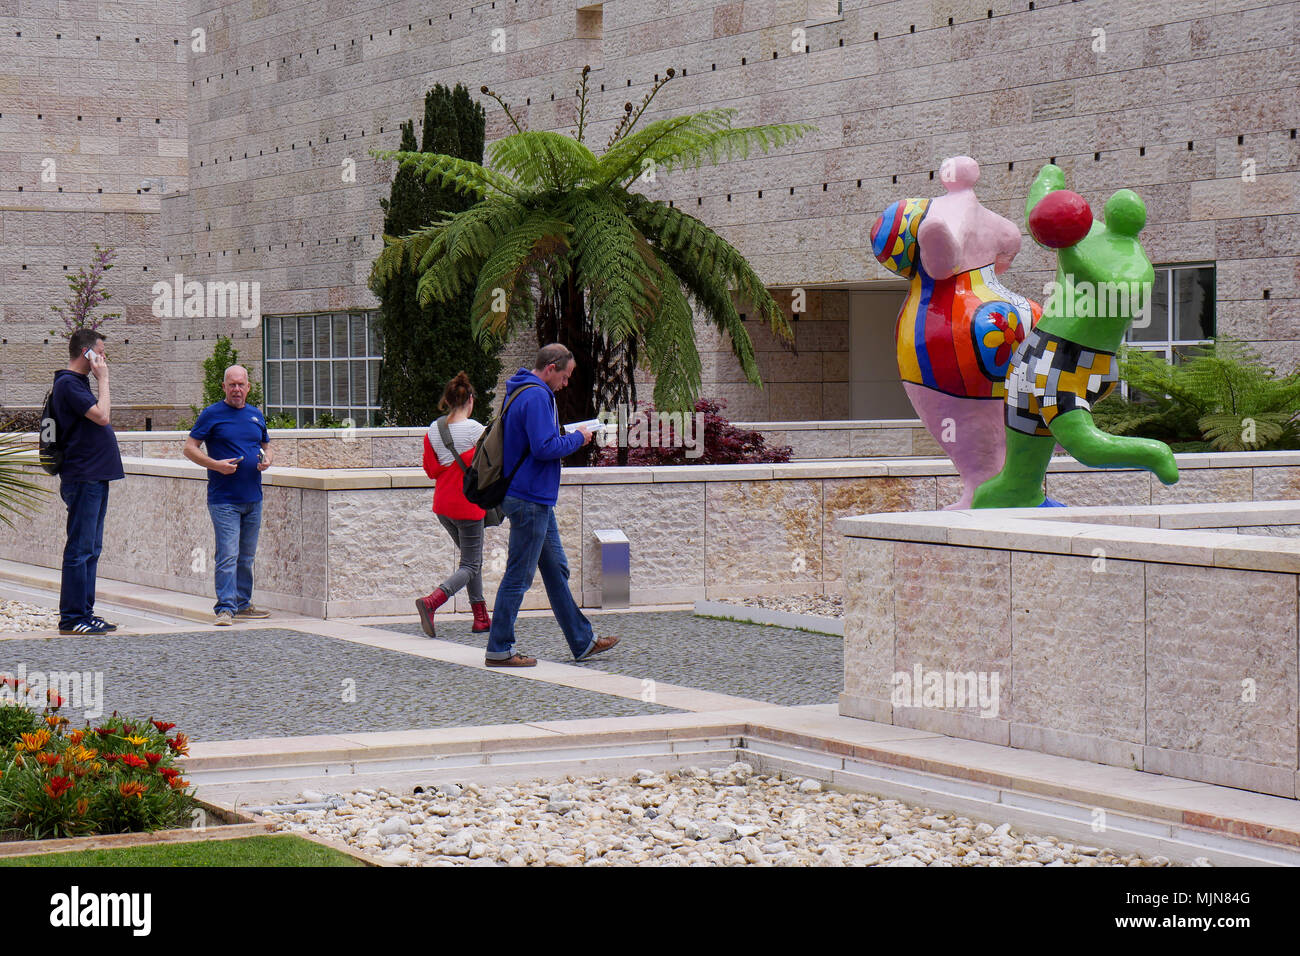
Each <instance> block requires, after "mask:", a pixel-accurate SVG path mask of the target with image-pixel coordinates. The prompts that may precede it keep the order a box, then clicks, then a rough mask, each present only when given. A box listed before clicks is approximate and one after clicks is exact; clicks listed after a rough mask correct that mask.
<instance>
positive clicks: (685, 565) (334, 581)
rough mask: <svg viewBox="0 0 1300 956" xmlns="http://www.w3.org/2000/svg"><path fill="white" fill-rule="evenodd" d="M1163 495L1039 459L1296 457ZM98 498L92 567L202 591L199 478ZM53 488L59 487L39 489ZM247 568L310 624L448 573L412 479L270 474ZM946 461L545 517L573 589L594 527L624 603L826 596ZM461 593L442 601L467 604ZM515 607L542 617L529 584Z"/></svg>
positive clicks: (613, 486) (662, 472)
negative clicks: (1177, 476)
mask: <svg viewBox="0 0 1300 956" xmlns="http://www.w3.org/2000/svg"><path fill="white" fill-rule="evenodd" d="M1179 463H1180V467H1182V468H1183V478H1182V481H1180V482H1179V484H1178V485H1176V486H1174V487H1172V488H1166V487H1164V486H1163V485H1160V484H1159V482H1156V481H1154V479H1152V478H1151V477H1150V476H1149V475H1147V474H1146V473H1145V472H1128V471H1121V472H1102V471H1096V470H1092V469H1086V468H1083V467H1082V466H1080V465H1078V464H1075V463H1074V462H1072V461H1067V460H1064V459H1061V460H1058V461H1056V462H1054V463H1053V464H1052V466H1051V471H1050V472H1049V475H1048V491H1049V493H1050V494H1051V495H1053V496H1054V497H1057V498H1060V499H1063V500H1066V501H1070V502H1073V503H1079V504H1093V505H1105V504H1112V505H1137V504H1141V505H1147V504H1153V503H1165V502H1179V501H1184V502H1186V501H1191V502H1196V501H1231V500H1245V501H1250V500H1255V499H1257V500H1261V501H1266V500H1279V499H1286V498H1300V454H1297V453H1290V452H1287V453H1283V452H1259V453H1251V454H1240V455H1184V456H1179ZM126 467H127V471H128V476H127V478H126V479H125V480H124V481H121V482H115V483H114V484H113V485H112V492H111V495H110V500H109V509H108V519H107V527H106V531H105V542H104V553H103V556H102V558H101V560H100V565H99V573H100V575H101V576H103V577H105V578H114V579H118V580H123V581H130V582H134V583H139V584H145V585H150V586H154V587H162V588H168V589H171V590H178V591H185V592H189V593H194V594H207V595H211V594H212V593H213V590H212V546H213V536H212V524H211V520H210V519H209V517H208V513H207V507H206V490H207V479H206V472H205V471H204V470H202V469H200V468H198V467H197V466H195V465H193V464H191V463H190V462H188V461H177V462H170V461H160V460H156V459H128V460H127V463H126ZM41 481H42V482H43V483H44V485H45V486H46V487H48V488H50V489H51V490H54V489H56V487H57V480H56V479H49V478H42V479H41ZM264 481H265V485H264V494H265V504H264V509H263V520H262V534H261V539H260V543H259V548H258V560H257V601H258V603H265V604H267V605H268V606H270V607H274V608H280V609H283V610H291V611H296V612H300V613H304V614H311V615H318V616H331V617H340V616H353V615H361V614H405V613H407V612H408V611H410V610H411V609H412V608H411V602H412V600H413V599H414V597H416V596H418V595H420V594H424V593H428V592H429V591H430V590H432V589H433V588H434V587H435V586H437V585H438V584H439V583H440V582H441V581H442V580H443V579H444V578H445V577H446V576H447V575H449V574H450V573H451V572H452V571H453V570H454V567H455V560H456V559H455V554H454V551H453V548H452V545H451V542H450V540H449V539H448V537H447V535H446V533H445V532H444V531H443V530H442V528H441V526H439V525H438V524H437V523H436V521H435V519H434V517H433V515H432V513H431V504H432V487H431V485H432V483H431V482H430V481H429V480H428V478H426V477H425V475H424V473H423V471H421V470H420V469H418V468H400V469H352V470H339V469H332V470H311V469H297V468H281V467H276V468H272V469H271V470H269V471H268V472H266V473H265V476H264ZM959 489H960V482H959V480H958V478H957V476H956V474H955V472H954V470H953V468H952V466H951V464H950V463H949V462H948V461H947V460H946V459H945V460H940V459H909V460H897V459H878V460H867V461H854V462H807V463H791V464H785V465H723V466H684V467H675V468H673V467H670V468H659V469H649V468H588V469H583V468H573V469H566V470H565V472H564V475H563V483H562V485H561V489H560V499H559V503H558V506H557V509H556V516H557V520H558V523H559V527H560V535H561V538H562V539H563V541H564V546H565V550H566V551H567V553H568V557H569V564H570V571H571V580H572V582H573V587H574V591H575V593H581V596H582V601H583V603H584V604H585V605H587V606H596V605H597V604H598V602H599V599H600V570H599V557H598V550H597V546H596V544H595V541H594V537H593V533H594V532H595V531H596V530H603V529H607V528H618V529H621V530H622V531H624V532H625V533H626V534H627V536H628V538H629V539H630V541H631V555H632V579H631V600H632V603H633V605H634V606H635V605H641V606H644V605H649V604H661V603H689V602H692V601H696V600H701V599H718V598H724V599H725V598H729V597H735V596H739V595H748V594H758V593H765V592H772V591H784V592H818V591H820V592H826V591H838V590H840V589H841V588H842V575H841V554H842V552H843V542H844V539H843V538H842V537H841V535H840V534H839V533H837V532H836V531H835V528H834V522H835V521H836V520H837V519H838V518H842V517H846V516H850V515H861V514H871V513H877V512H900V511H903V512H906V511H932V510H934V509H936V508H938V507H941V506H942V505H944V504H947V503H949V502H952V501H955V500H956V499H957V497H958V493H959ZM65 517H66V513H65V510H64V508H63V505H62V502H60V501H59V499H58V498H57V497H52V498H51V499H50V500H49V502H48V503H47V505H46V507H45V508H44V510H43V511H42V512H41V513H40V514H39V515H37V516H36V517H35V518H34V519H32V520H31V521H19V522H18V523H17V527H16V528H14V529H10V528H8V527H7V526H4V525H3V524H0V557H2V558H7V559H10V560H15V561H23V562H27V563H31V564H37V565H41V566H44V567H49V568H57V567H59V566H60V564H61V560H62V549H63V543H64V522H65ZM507 533H508V532H507V529H506V528H492V529H489V530H488V532H487V539H486V550H485V561H484V579H485V583H486V588H487V593H488V595H489V600H491V596H492V595H493V594H494V593H495V589H496V584H497V582H498V581H499V580H500V578H501V573H502V571H503V570H504V568H505V555H506V541H507ZM464 602H465V596H464V594H463V593H462V594H461V595H458V604H457V607H458V608H459V609H461V610H467V609H468V606H467V605H466V604H465V603H464ZM525 606H526V607H545V606H547V605H546V598H545V594H544V592H543V589H542V587H541V581H540V578H539V579H538V580H537V581H535V582H534V586H533V589H532V591H531V592H530V594H529V595H528V598H527V601H526V604H525Z"/></svg>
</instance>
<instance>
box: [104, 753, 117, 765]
mask: <svg viewBox="0 0 1300 956" xmlns="http://www.w3.org/2000/svg"><path fill="white" fill-rule="evenodd" d="M100 756H101V757H103V758H104V759H105V760H107V761H108V762H109V763H116V762H117V761H118V755H117V754H100Z"/></svg>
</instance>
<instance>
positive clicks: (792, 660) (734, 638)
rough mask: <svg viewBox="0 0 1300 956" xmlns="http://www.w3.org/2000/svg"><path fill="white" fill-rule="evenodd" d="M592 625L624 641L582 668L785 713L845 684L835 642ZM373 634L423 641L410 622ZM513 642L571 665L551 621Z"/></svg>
mask: <svg viewBox="0 0 1300 956" xmlns="http://www.w3.org/2000/svg"><path fill="white" fill-rule="evenodd" d="M412 617H414V614H412ZM591 622H592V626H593V627H594V628H595V630H596V634H597V635H601V636H603V635H606V634H614V635H617V636H618V637H620V638H622V641H621V643H620V644H619V645H618V647H616V648H614V649H613V650H612V651H607V652H606V653H605V654H602V655H601V656H600V657H598V658H596V659H594V660H592V661H589V662H587V663H585V664H583V665H582V666H583V667H591V668H594V669H597V670H602V671H607V672H610V673H615V674H623V675H625V676H628V677H636V678H640V679H642V680H645V679H647V678H648V679H650V680H654V681H658V682H660V683H668V684H678V685H681V686H684V687H694V688H697V689H699V690H707V691H713V692H715V693H719V694H733V695H735V696H737V697H748V698H751V699H753V700H764V701H769V702H771V703H774V704H782V705H786V706H799V705H803V704H829V703H834V702H835V701H836V700H837V699H838V697H839V692H840V686H841V685H842V683H843V681H844V654H843V645H844V639H843V638H840V637H834V636H831V635H826V634H809V633H807V632H805V631H792V630H787V629H786V628H781V627H764V626H761V625H756V624H740V623H736V622H734V621H717V620H712V619H709V618H702V617H696V616H695V615H694V614H692V613H691V612H689V611H667V612H664V611H629V612H627V613H621V614H601V615H593V616H592V617H591ZM374 626H376V627H380V628H382V629H383V630H387V631H399V632H401V633H404V634H421V633H422V632H421V630H420V625H419V623H418V622H416V621H411V622H410V623H407V624H383V625H374ZM437 628H438V637H439V639H440V640H447V641H456V642H458V643H461V644H473V645H477V646H479V647H486V646H487V635H486V634H475V633H473V632H472V631H471V630H470V622H469V621H438V622H437ZM515 639H516V644H515V647H516V649H517V650H519V651H520V652H522V653H524V654H529V655H531V656H533V657H537V658H540V659H542V660H548V661H559V662H562V663H572V662H573V655H571V654H570V653H569V646H568V645H567V644H566V643H565V642H564V636H563V635H562V634H561V633H560V628H559V625H557V624H556V623H555V619H554V618H552V617H550V616H549V615H548V616H546V617H521V618H519V619H518V620H517V621H516V622H515Z"/></svg>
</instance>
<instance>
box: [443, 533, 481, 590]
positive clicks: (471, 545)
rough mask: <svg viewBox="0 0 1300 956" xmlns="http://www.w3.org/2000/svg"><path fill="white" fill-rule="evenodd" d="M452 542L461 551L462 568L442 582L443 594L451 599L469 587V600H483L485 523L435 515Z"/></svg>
mask: <svg viewBox="0 0 1300 956" xmlns="http://www.w3.org/2000/svg"><path fill="white" fill-rule="evenodd" d="M435 517H436V518H437V519H438V521H439V522H440V523H441V524H442V526H443V527H444V528H446V529H447V534H449V535H451V540H452V541H453V542H455V545H456V547H457V548H458V549H459V550H460V567H458V568H457V569H456V573H455V574H453V575H452V576H451V577H449V578H448V579H447V580H445V581H443V582H442V585H441V587H442V593H443V594H445V595H447V597H451V596H452V595H453V594H455V593H456V592H457V591H459V590H460V589H461V588H464V587H466V586H467V585H468V587H467V593H468V594H469V599H470V601H471V602H473V603H477V602H479V601H482V600H483V522H482V520H478V521H463V520H461V519H460V518H448V517H447V516H446V515H435Z"/></svg>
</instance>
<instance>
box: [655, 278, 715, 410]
mask: <svg viewBox="0 0 1300 956" xmlns="http://www.w3.org/2000/svg"><path fill="white" fill-rule="evenodd" d="M658 288H659V305H658V308H657V309H656V310H655V313H654V315H653V316H652V317H651V319H650V321H649V322H648V323H647V325H646V328H645V331H644V332H643V333H642V344H643V346H644V351H643V352H642V353H641V358H642V364H643V365H644V366H645V367H646V368H647V369H649V370H650V371H652V372H654V373H655V376H656V377H655V391H654V401H655V407H656V408H658V409H659V410H660V411H668V412H689V411H691V410H692V409H693V408H694V406H695V399H696V397H697V396H698V395H699V393H700V383H701V379H702V378H703V374H704V370H703V367H702V365H701V362H700V352H699V349H697V348H696V347H695V326H694V322H693V317H692V314H691V306H690V303H689V302H688V301H687V300H686V296H685V295H684V294H683V293H682V280H681V278H680V277H679V276H677V275H676V274H675V273H674V272H673V271H672V269H670V268H669V267H668V266H667V265H665V264H663V263H661V264H660V268H659V283H658Z"/></svg>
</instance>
